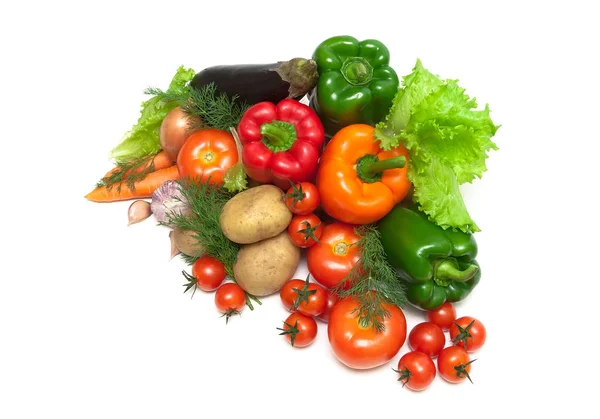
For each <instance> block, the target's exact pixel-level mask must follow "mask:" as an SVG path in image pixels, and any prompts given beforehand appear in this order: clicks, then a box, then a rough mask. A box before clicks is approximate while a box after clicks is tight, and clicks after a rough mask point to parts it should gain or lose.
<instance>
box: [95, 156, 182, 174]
mask: <svg viewBox="0 0 600 419" xmlns="http://www.w3.org/2000/svg"><path fill="white" fill-rule="evenodd" d="M150 162H154V170H153V171H156V170H161V169H166V168H167V167H169V166H171V165H172V164H173V162H172V161H171V159H170V158H169V157H168V156H167V153H165V152H164V151H160V152H159V153H157V154H156V155H155V156H154V157H152V158H151V159H150V158H149V159H147V161H146V160H144V161H143V162H142V164H140V165H139V166H136V167H135V168H132V169H128V170H127V171H126V172H125V173H124V174H123V176H122V179H123V180H125V179H127V177H128V176H129V175H131V174H132V173H140V172H142V171H144V170H145V169H146V168H147V167H148V166H150ZM121 170H122V167H121V166H118V165H117V166H115V167H113V168H112V169H110V170H109V171H108V172H106V174H105V175H104V177H103V178H102V179H110V177H111V176H112V175H114V174H115V173H117V172H120V171H121Z"/></svg>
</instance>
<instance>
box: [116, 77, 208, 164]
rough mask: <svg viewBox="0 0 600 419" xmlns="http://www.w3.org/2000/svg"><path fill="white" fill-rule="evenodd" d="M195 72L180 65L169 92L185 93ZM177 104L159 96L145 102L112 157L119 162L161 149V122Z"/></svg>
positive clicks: (154, 152)
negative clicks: (136, 119)
mask: <svg viewBox="0 0 600 419" xmlns="http://www.w3.org/2000/svg"><path fill="white" fill-rule="evenodd" d="M195 74H196V73H195V72H194V70H192V69H191V68H190V69H187V70H186V69H185V68H184V67H183V66H181V67H179V68H178V69H177V73H175V76H174V77H173V80H172V81H171V84H170V85H169V89H168V90H167V92H168V93H173V94H177V93H183V92H184V91H185V89H187V84H188V82H189V81H190V80H191V79H192V78H193V77H194V75H195ZM177 106H179V103H177V102H163V101H162V100H161V99H160V98H159V97H157V96H154V97H152V98H150V99H148V100H146V101H145V102H143V103H142V107H141V108H142V109H141V115H140V117H139V119H138V121H137V123H136V124H135V125H134V126H133V128H132V129H131V131H129V132H127V133H125V136H124V138H123V140H122V141H121V143H120V144H119V145H118V146H117V147H115V148H114V149H113V150H112V151H111V153H110V157H111V158H113V159H115V160H116V161H117V163H119V162H124V161H127V160H131V159H136V158H139V157H143V156H148V155H152V154H156V153H158V152H159V151H160V150H161V147H160V124H161V123H162V120H163V119H164V117H165V116H166V115H167V114H168V113H169V112H170V111H171V110H173V109H174V108H176V107H177Z"/></svg>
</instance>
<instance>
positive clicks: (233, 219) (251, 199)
mask: <svg viewBox="0 0 600 419" xmlns="http://www.w3.org/2000/svg"><path fill="white" fill-rule="evenodd" d="M283 194H284V193H283V191H282V190H281V189H279V188H278V187H277V186H274V185H260V186H256V187H254V188H250V189H247V190H245V191H243V192H240V193H239V194H237V195H235V196H234V197H233V198H231V199H230V200H229V201H228V202H227V203H226V204H225V206H224V207H223V211H222V212H221V216H220V221H221V230H223V234H224V235H225V237H227V238H228V239H229V240H231V241H232V242H235V243H239V244H250V243H256V242H259V241H261V240H265V239H268V238H271V237H274V236H277V235H278V234H279V233H281V232H282V231H285V229H286V228H287V227H288V225H289V224H290V221H292V212H291V211H290V210H289V209H288V207H287V206H286V205H285V202H283Z"/></svg>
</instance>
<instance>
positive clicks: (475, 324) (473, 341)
mask: <svg viewBox="0 0 600 419" xmlns="http://www.w3.org/2000/svg"><path fill="white" fill-rule="evenodd" d="M486 336H487V332H486V330H485V326H484V325H483V323H481V322H480V321H479V320H477V319H476V318H474V317H470V316H464V317H461V318H459V319H456V321H455V322H454V324H453V325H452V326H451V327H450V339H452V342H453V343H454V344H455V345H456V346H460V347H461V348H465V343H466V344H467V346H466V348H465V349H466V350H467V352H475V351H477V350H479V349H480V348H481V347H482V346H483V344H484V343H485V339H486Z"/></svg>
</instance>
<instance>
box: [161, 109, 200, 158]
mask: <svg viewBox="0 0 600 419" xmlns="http://www.w3.org/2000/svg"><path fill="white" fill-rule="evenodd" d="M195 122H197V120H194V119H190V118H189V117H188V115H187V114H186V113H185V112H184V111H183V110H182V109H181V108H180V107H177V108H174V109H173V110H172V111H170V112H169V113H168V114H167V116H165V118H164V119H163V121H162V123H161V125H160V146H161V148H162V149H163V151H164V152H165V153H166V154H167V156H169V158H170V159H171V160H172V161H177V154H178V153H179V150H180V149H181V146H182V145H183V143H184V142H185V140H187V138H188V137H189V136H190V135H191V134H192V133H193V132H194V131H193V130H190V127H191V126H192V125H193V124H194V123H195ZM196 128H200V127H196Z"/></svg>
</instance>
